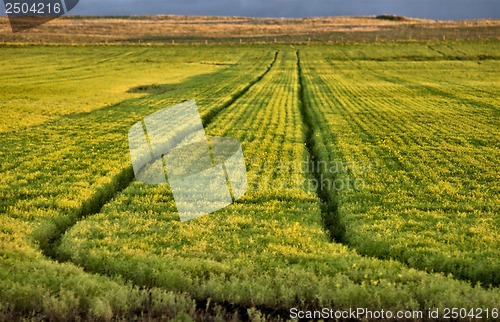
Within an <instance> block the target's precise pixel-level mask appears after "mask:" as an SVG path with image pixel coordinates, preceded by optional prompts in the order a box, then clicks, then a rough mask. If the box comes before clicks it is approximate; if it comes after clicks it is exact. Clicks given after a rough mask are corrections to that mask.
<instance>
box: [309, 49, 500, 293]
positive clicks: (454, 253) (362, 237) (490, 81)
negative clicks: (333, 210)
mask: <svg viewBox="0 0 500 322" xmlns="http://www.w3.org/2000/svg"><path fill="white" fill-rule="evenodd" d="M436 46H437V45H436ZM451 48H452V49H453V47H451ZM459 48H460V47H459ZM459 48H457V49H455V50H456V51H458V52H460V49H459ZM331 55H332V52H331V50H324V49H321V50H318V49H317V48H316V49H314V50H312V49H311V50H309V49H306V50H304V51H303V61H304V64H303V66H304V75H305V76H304V78H305V83H304V88H305V91H306V101H307V106H308V108H309V109H310V113H309V115H310V116H311V118H312V121H311V122H312V124H314V126H315V133H316V136H315V142H316V145H315V149H316V150H317V153H318V155H319V156H320V159H321V160H326V161H327V162H328V166H327V167H326V168H325V167H322V168H321V170H322V172H323V175H324V176H325V177H328V178H330V179H332V180H333V179H337V180H341V181H347V178H349V179H350V181H355V180H359V182H361V183H362V187H361V191H352V190H351V191H347V190H343V191H341V192H340V193H338V192H337V191H335V190H332V191H330V194H332V195H334V196H333V198H334V199H336V200H337V202H338V204H339V214H338V216H339V218H340V221H341V223H343V226H345V230H346V234H345V235H344V236H341V238H342V240H343V241H344V242H346V243H348V244H349V245H352V246H354V247H355V248H356V249H357V250H358V251H359V252H360V253H362V254H366V255H370V256H376V257H379V258H392V259H396V260H399V261H401V262H404V263H406V264H408V265H409V266H410V267H415V268H418V269H422V270H426V271H429V272H431V271H439V272H444V273H447V274H448V273H450V274H453V276H455V277H457V278H460V279H465V280H469V281H472V282H474V283H481V284H482V285H486V286H491V285H493V286H495V287H498V286H499V285H500V217H499V216H498V214H499V213H500V189H499V187H498V185H496V184H495V182H498V181H499V180H500V175H499V172H498V169H497V168H498V164H499V162H500V145H499V141H498V138H499V137H500V130H499V129H500V110H499V108H498V106H496V103H497V97H498V96H499V94H500V90H499V86H498V85H499V82H498V70H499V68H500V64H499V62H498V61H496V60H489V61H484V62H482V63H481V64H478V63H477V62H475V61H467V62H462V61H444V62H443V61H429V62H418V63H416V62H393V61H388V62H373V61H362V62H357V63H352V62H339V61H335V60H330V59H326V60H325V59H324V58H325V57H330V56H331ZM339 163H341V165H342V166H339V167H333V166H332V165H338V164H339ZM331 168H335V169H334V170H333V171H329V169H331Z"/></svg>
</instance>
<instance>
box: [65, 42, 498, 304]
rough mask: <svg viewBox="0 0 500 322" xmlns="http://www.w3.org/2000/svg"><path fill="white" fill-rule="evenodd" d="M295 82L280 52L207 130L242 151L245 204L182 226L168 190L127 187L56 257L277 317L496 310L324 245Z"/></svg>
mask: <svg viewBox="0 0 500 322" xmlns="http://www.w3.org/2000/svg"><path fill="white" fill-rule="evenodd" d="M300 79H301V77H300V73H299V70H298V61H297V54H296V52H295V51H292V50H289V49H287V50H282V51H281V52H280V55H279V56H278V59H277V61H276V63H275V64H274V65H273V67H272V68H271V70H270V71H269V72H268V73H267V74H266V75H265V76H264V77H263V78H262V80H261V81H260V82H259V83H257V84H256V85H255V86H252V88H250V89H249V90H248V91H247V92H246V93H245V94H244V95H243V96H241V97H240V98H239V99H238V100H237V101H235V103H234V104H232V105H231V106H228V108H226V109H225V110H224V111H222V112H221V113H220V114H218V115H217V116H216V117H215V118H214V119H213V121H212V122H211V124H210V125H209V126H208V128H207V130H208V133H209V134H210V135H217V136H219V135H222V136H231V137H235V138H237V139H238V140H240V141H241V142H242V145H243V148H244V154H245V157H246V160H247V169H248V171H249V174H248V179H249V185H250V189H249V191H248V192H247V194H246V195H245V196H244V197H243V198H242V199H241V200H240V201H238V202H237V203H236V204H234V205H232V206H230V207H227V208H225V209H223V210H220V211H218V212H216V213H214V214H211V215H207V216H204V217H201V218H198V219H196V220H193V221H189V222H185V223H181V222H179V221H177V218H178V215H177V213H176V211H175V204H174V201H173V198H172V195H171V192H170V190H169V188H168V186H147V185H144V184H141V183H138V182H134V183H132V184H131V185H130V186H129V187H127V188H126V189H125V190H124V191H123V192H122V193H120V194H119V195H117V196H116V197H115V198H114V199H113V200H112V201H111V202H109V203H107V204H106V205H105V206H104V207H103V209H102V210H101V212H100V213H99V214H96V215H94V216H92V217H89V218H87V219H86V220H84V221H80V222H79V223H78V224H77V225H75V226H74V227H73V228H72V229H70V230H69V231H68V232H67V233H66V234H65V235H64V237H63V239H62V243H61V245H60V247H59V249H58V250H59V256H60V259H62V260H71V261H72V262H74V263H76V264H78V265H81V266H83V267H85V269H86V270H88V271H91V272H95V273H99V274H105V275H112V276H114V275H119V276H122V277H123V278H124V279H126V280H129V281H131V282H132V283H134V284H135V285H138V286H145V287H160V288H162V289H165V290H170V291H174V292H177V291H179V290H183V291H187V292H188V293H189V294H190V295H191V296H192V297H193V298H196V299H198V300H204V299H207V298H210V299H211V301H214V302H216V303H226V304H229V305H234V306H236V307H243V308H253V307H258V308H259V309H261V310H262V311H264V312H273V311H274V312H275V314H282V313H280V312H288V309H289V308H290V307H294V306H298V307H301V308H320V307H325V306H326V307H332V308H338V309H345V308H349V307H368V308H379V309H380V308H381V307H383V308H385V309H408V308H414V309H417V308H422V309H423V308H426V307H428V306H431V307H433V306H442V305H447V306H459V307H460V306H466V307H468V306H474V305H476V306H488V307H496V306H497V305H498V303H499V302H500V293H499V292H498V290H484V289H482V288H480V287H475V288H473V287H471V286H470V285H468V284H467V283H465V282H462V281H456V280H453V279H452V278H448V277H444V276H442V275H440V274H427V273H424V272H419V271H416V270H414V269H408V268H407V267H406V266H405V265H403V264H401V263H398V262H395V261H381V260H377V259H373V258H365V257H362V256H360V255H358V254H356V253H355V252H353V251H350V250H349V249H348V248H347V247H345V246H343V245H341V244H337V243H331V242H330V240H329V238H328V236H327V234H326V233H325V231H324V229H323V223H322V218H321V216H322V215H321V204H320V200H319V199H318V197H317V195H316V191H315V190H314V189H308V185H307V183H308V180H310V179H312V174H311V173H310V172H308V171H307V163H308V157H310V156H309V153H308V150H307V147H306V145H305V142H306V138H305V135H306V134H308V132H307V131H306V129H305V128H304V124H303V119H302V117H303V114H301V108H302V107H304V108H307V106H308V105H306V106H302V104H303V103H304V102H302V103H301V95H300V91H301V90H300V88H301V86H300V83H301V81H300ZM305 82H306V84H302V86H303V88H304V89H307V88H308V86H309V85H310V84H308V83H307V82H308V81H307V80H306V81H305ZM306 93H307V91H306ZM318 98H319V97H318ZM310 111H314V110H313V109H310V108H307V115H309V112H310ZM316 115H319V113H317V114H316ZM309 116H310V117H311V115H309ZM314 121H315V122H316V121H317V120H315V119H314ZM314 124H316V123H314ZM317 124H320V125H321V126H323V125H324V123H322V122H318V123H317ZM316 137H321V136H320V135H319V132H316V130H315V138H316Z"/></svg>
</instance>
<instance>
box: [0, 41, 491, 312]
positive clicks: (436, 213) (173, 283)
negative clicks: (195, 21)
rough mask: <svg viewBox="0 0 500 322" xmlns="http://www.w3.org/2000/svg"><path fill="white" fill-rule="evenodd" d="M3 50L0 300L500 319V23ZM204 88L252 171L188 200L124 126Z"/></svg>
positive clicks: (216, 118)
mask: <svg viewBox="0 0 500 322" xmlns="http://www.w3.org/2000/svg"><path fill="white" fill-rule="evenodd" d="M0 53H1V55H2V58H3V59H2V61H1V62H0V66H1V70H2V74H1V75H0V111H1V116H2V117H1V118H0V160H1V163H0V171H1V174H2V175H1V177H0V320H23V319H27V320H36V321H39V320H54V321H67V320H99V321H100V320H105V321H109V320H126V321H129V320H147V321H148V320H170V319H175V320H179V321H190V320H196V321H205V320H209V321H224V320H233V321H240V320H252V321H265V320H270V321H278V320H288V319H291V318H293V316H292V315H291V311H290V310H291V309H292V308H296V309H298V310H303V311H305V310H310V311H313V310H321V309H322V308H330V309H333V310H338V311H342V310H347V311H349V309H355V308H364V309H366V310H372V311H376V310H381V309H383V310H385V311H391V312H394V314H396V312H398V311H401V312H406V313H407V314H411V316H409V315H408V316H406V317H407V318H408V320H422V319H425V318H428V310H434V309H437V308H439V309H440V313H441V316H440V318H442V319H445V316H444V313H445V309H446V308H450V309H451V308H458V309H460V308H461V309H463V310H462V311H460V313H459V314H461V316H460V317H461V318H463V319H464V320H473V319H475V318H476V319H479V318H481V320H485V321H487V320H491V321H494V320H497V319H498V317H499V309H500V289H499V287H500V215H499V214H500V188H499V184H498V182H500V172H499V167H498V164H499V163H500V107H499V106H498V97H499V96H500V60H499V58H500V54H499V52H498V41H447V42H446V41H440V42H431V41H428V42H390V43H339V44H311V45H305V44H302V45H298V44H297V45H284V44H282V45H279V44H276V45H270V44H267V45H257V44H254V45H228V44H226V45H206V46H194V45H191V46H189V45H176V46H161V45H158V46H151V45H145V46H135V45H128V46H127V45H114V46H99V45H87V46H81V45H79V46H63V45H59V46H40V45H38V46H35V45H31V46H21V45H4V46H1V47H0ZM191 99H195V100H196V102H197V105H198V107H199V110H200V114H201V118H202V121H203V124H204V127H205V129H206V132H207V134H208V135H209V136H224V137H233V138H236V139H237V140H238V141H240V142H241V144H242V149H243V153H244V156H245V162H246V168H247V173H248V175H247V178H248V185H249V187H248V191H247V193H246V194H245V195H244V196H243V197H242V198H241V199H240V200H238V201H237V202H236V203H234V204H232V205H230V206H228V207H226V208H224V209H222V210H219V211H217V212H215V213H213V214H210V215H206V216H203V217H200V218H197V219H194V220H191V221H187V222H180V221H179V215H178V213H177V209H176V206H175V202H174V198H173V194H172V191H171V189H170V186H169V185H168V184H167V185H148V184H144V183H141V182H138V181H136V180H135V179H134V173H133V170H132V162H131V159H130V153H129V147H128V139H127V135H128V131H129V129H130V127H131V126H132V125H133V124H134V123H136V122H138V121H140V120H141V119H143V118H144V117H146V116H147V115H149V114H151V113H153V112H155V111H158V110H160V109H163V108H166V107H168V106H171V105H174V104H177V103H180V102H183V101H187V100H191ZM464 312H465V313H464ZM419 313H421V314H422V316H419ZM464 314H465V315H464ZM451 316H452V315H451V313H450V317H451Z"/></svg>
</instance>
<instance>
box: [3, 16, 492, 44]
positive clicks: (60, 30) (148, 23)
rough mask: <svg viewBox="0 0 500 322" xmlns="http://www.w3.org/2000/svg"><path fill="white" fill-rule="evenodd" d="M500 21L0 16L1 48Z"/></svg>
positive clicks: (481, 26) (217, 39)
mask: <svg viewBox="0 0 500 322" xmlns="http://www.w3.org/2000/svg"><path fill="white" fill-rule="evenodd" d="M499 35H500V20H498V19H496V20H495V19H494V20H466V21H437V20H427V19H413V18H407V17H402V16H393V15H380V16H376V17H321V18H297V19H284V18H281V19H280V18H245V17H188V16H168V15H162V16H120V17H89V16H70V17H64V18H61V19H57V20H54V21H52V22H50V23H47V24H45V25H42V26H40V27H37V28H35V29H32V30H29V31H25V32H20V33H15V34H14V33H12V30H11V29H10V26H9V22H8V19H7V18H6V17H0V43H12V42H15V43H168V44H172V43H174V44H181V43H194V44H206V43H264V42H265V43H269V42H279V43H293V42H346V41H406V40H443V39H446V40H466V39H476V40H477V39H499V37H500V36H499Z"/></svg>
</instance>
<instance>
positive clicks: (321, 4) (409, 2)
mask: <svg viewBox="0 0 500 322" xmlns="http://www.w3.org/2000/svg"><path fill="white" fill-rule="evenodd" d="M384 13H387V14H397V15H403V16H409V17H415V18H429V19H441V20H450V19H478V18H500V0H80V3H79V4H78V5H77V7H76V8H75V9H73V11H72V12H71V14H75V15H142V14H175V15H215V16H252V17H317V16H358V15H363V16H364V15H378V14H384ZM0 14H4V10H0Z"/></svg>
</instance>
